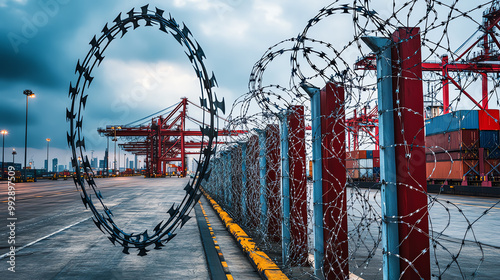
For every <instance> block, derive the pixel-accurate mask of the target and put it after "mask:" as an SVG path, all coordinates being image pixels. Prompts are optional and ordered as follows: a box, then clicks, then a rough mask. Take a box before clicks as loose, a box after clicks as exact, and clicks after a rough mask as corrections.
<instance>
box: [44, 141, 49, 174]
mask: <svg viewBox="0 0 500 280" xmlns="http://www.w3.org/2000/svg"><path fill="white" fill-rule="evenodd" d="M45 141H47V170H46V171H47V174H48V173H49V143H50V138H47V139H45Z"/></svg>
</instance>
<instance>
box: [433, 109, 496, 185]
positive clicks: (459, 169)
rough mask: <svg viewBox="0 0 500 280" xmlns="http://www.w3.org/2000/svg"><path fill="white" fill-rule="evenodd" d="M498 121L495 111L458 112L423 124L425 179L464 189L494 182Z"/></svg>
mask: <svg viewBox="0 0 500 280" xmlns="http://www.w3.org/2000/svg"><path fill="white" fill-rule="evenodd" d="M498 119H499V111H498V110H486V111H482V110H481V111H472V110H461V111H455V112H452V113H449V114H446V115H442V116H438V117H435V118H432V119H428V120H426V123H425V133H426V137H425V139H426V144H425V145H426V165H427V166H426V167H427V178H428V179H429V180H432V181H448V183H452V182H453V181H456V182H461V184H464V185H465V184H468V183H474V184H475V183H476V182H482V181H492V180H497V179H498V176H499V175H500V173H498V170H500V168H499V166H498V165H499V163H500V161H499V159H500V149H499V136H500V135H499V130H500V125H499V122H498ZM440 183H441V182H440Z"/></svg>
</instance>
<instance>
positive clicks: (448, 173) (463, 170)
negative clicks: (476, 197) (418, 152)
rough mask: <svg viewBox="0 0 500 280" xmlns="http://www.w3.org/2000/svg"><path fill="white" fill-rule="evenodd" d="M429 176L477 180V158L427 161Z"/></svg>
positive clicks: (439, 178)
mask: <svg viewBox="0 0 500 280" xmlns="http://www.w3.org/2000/svg"><path fill="white" fill-rule="evenodd" d="M426 167H427V168H426V169H427V178H428V179H434V180H476V179H479V176H480V174H479V162H478V161H477V160H458V161H453V162H451V161H438V162H427V163H426Z"/></svg>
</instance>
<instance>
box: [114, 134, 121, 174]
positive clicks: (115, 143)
mask: <svg viewBox="0 0 500 280" xmlns="http://www.w3.org/2000/svg"><path fill="white" fill-rule="evenodd" d="M111 129H112V130H113V131H114V133H115V137H114V138H113V140H111V141H114V142H115V156H114V161H113V173H114V174H115V175H116V141H118V139H116V130H117V129H122V128H121V127H120V126H118V127H116V128H115V127H114V126H112V127H111Z"/></svg>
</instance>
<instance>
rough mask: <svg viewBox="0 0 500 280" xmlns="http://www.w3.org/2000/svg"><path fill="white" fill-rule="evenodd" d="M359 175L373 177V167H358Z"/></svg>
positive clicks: (367, 177)
mask: <svg viewBox="0 0 500 280" xmlns="http://www.w3.org/2000/svg"><path fill="white" fill-rule="evenodd" d="M359 177H360V178H365V179H370V178H373V168H360V169H359Z"/></svg>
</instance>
